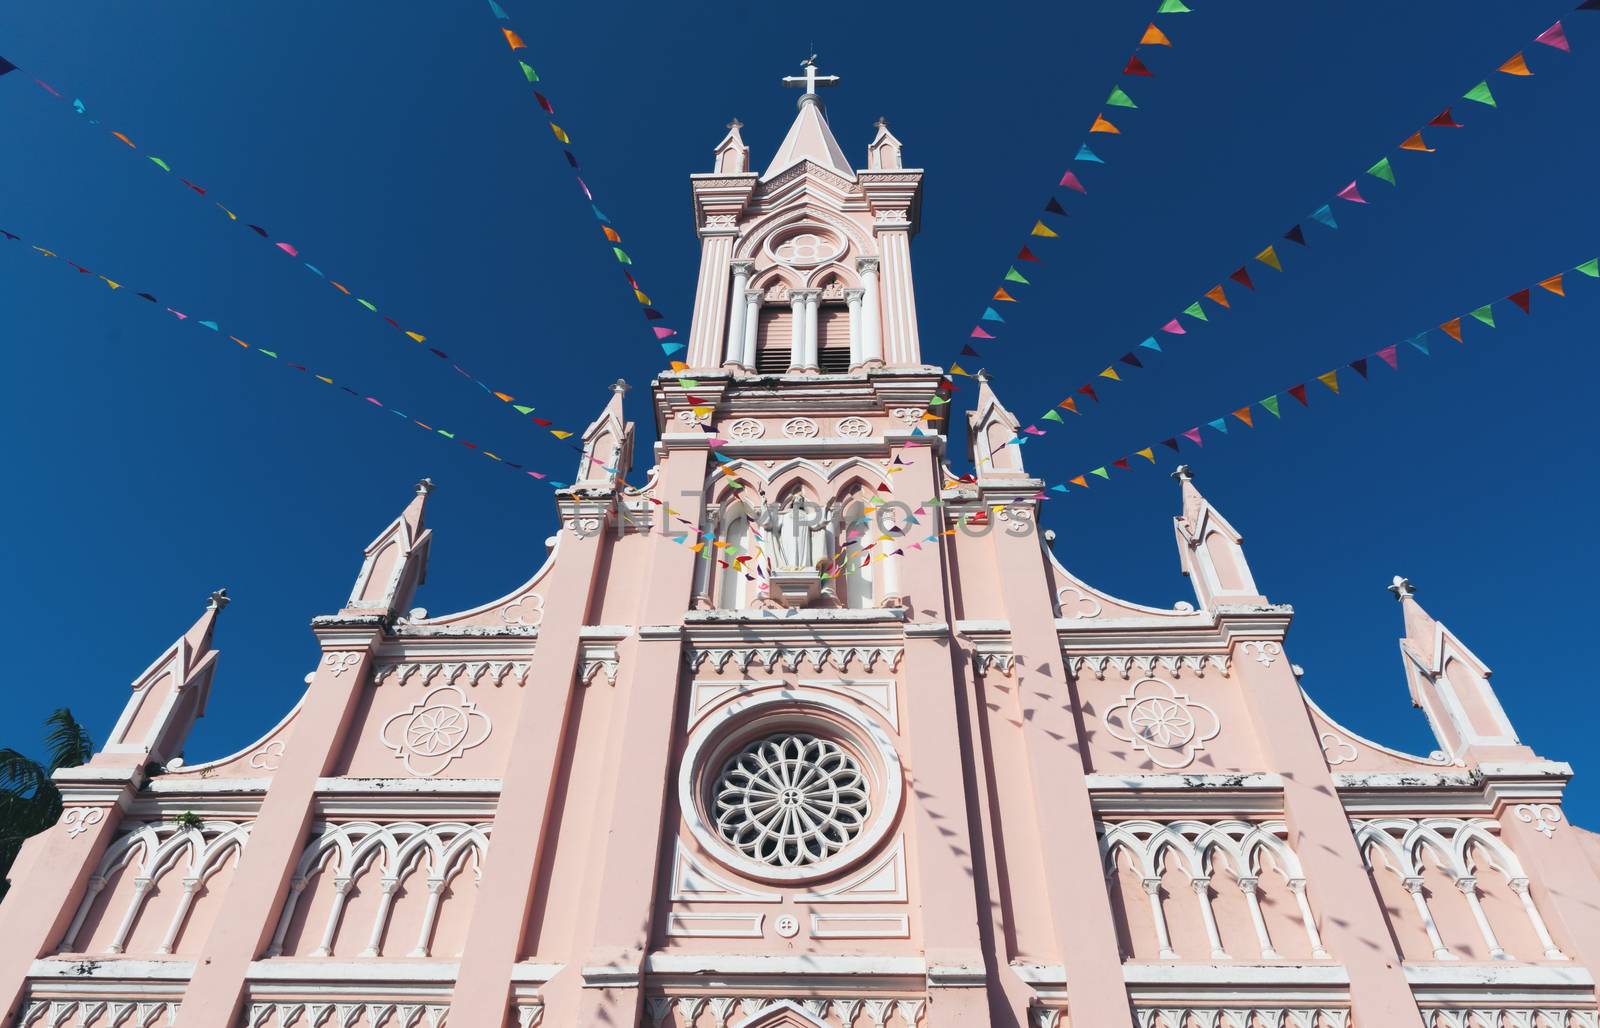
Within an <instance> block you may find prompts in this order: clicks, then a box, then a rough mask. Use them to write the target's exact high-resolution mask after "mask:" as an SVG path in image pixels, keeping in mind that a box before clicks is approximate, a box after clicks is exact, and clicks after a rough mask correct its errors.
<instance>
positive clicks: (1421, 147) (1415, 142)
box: [1400, 131, 1437, 153]
mask: <svg viewBox="0 0 1600 1028" xmlns="http://www.w3.org/2000/svg"><path fill="white" fill-rule="evenodd" d="M1400 149H1402V150H1412V151H1415V152H1417V153H1434V152H1435V151H1436V150H1437V147H1432V146H1429V145H1428V144H1427V143H1425V142H1423V141H1422V133H1421V132H1420V131H1417V132H1413V133H1411V135H1409V136H1407V137H1406V141H1405V142H1404V143H1401V144H1400Z"/></svg>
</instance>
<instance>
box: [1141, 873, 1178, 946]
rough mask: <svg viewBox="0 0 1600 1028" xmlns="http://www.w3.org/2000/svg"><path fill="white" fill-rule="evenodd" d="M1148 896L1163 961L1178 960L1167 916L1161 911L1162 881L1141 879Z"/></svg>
mask: <svg viewBox="0 0 1600 1028" xmlns="http://www.w3.org/2000/svg"><path fill="white" fill-rule="evenodd" d="M1139 884H1140V885H1142V886H1144V892H1145V895H1146V896H1149V897H1150V917H1151V919H1152V920H1153V921H1155V925H1156V943H1157V944H1158V945H1159V946H1160V947H1161V959H1162V960H1177V959H1178V951H1177V950H1175V949H1173V948H1172V936H1171V934H1170V933H1169V932H1168V931H1167V914H1166V911H1164V910H1162V909H1161V879H1159V878H1141V879H1139Z"/></svg>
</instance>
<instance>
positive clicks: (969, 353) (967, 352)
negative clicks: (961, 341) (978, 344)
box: [961, 346, 983, 357]
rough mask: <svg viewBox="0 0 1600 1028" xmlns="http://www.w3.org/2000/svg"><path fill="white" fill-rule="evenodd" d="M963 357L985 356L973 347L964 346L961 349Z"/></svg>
mask: <svg viewBox="0 0 1600 1028" xmlns="http://www.w3.org/2000/svg"><path fill="white" fill-rule="evenodd" d="M961 356H963V357H981V356H983V355H982V354H980V353H979V352H978V351H977V350H974V349H973V348H972V347H971V346H963V347H962V348H961Z"/></svg>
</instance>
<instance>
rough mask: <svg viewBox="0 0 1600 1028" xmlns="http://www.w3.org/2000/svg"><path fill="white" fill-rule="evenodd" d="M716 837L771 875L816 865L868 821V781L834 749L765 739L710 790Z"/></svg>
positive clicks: (736, 759) (812, 740)
mask: <svg viewBox="0 0 1600 1028" xmlns="http://www.w3.org/2000/svg"><path fill="white" fill-rule="evenodd" d="M713 802H714V807H713V812H714V816H715V817H716V824H717V833H718V834H719V835H720V836H722V838H723V840H724V841H726V842H727V843H728V844H729V845H730V846H732V847H733V848H734V849H736V850H738V851H739V852H740V853H741V854H743V855H744V856H745V857H747V858H749V859H750V860H754V861H758V862H760V863H763V864H768V865H771V866H773V867H805V866H807V865H810V864H817V863H821V862H822V861H824V860H827V859H828V858H829V857H831V856H833V855H834V854H835V853H838V852H839V851H840V850H842V849H844V848H845V847H846V846H847V845H849V844H850V842H851V840H853V839H854V838H855V837H856V836H858V835H860V834H861V830H862V829H863V828H864V827H865V826H866V823H867V818H868V816H869V814H870V813H871V807H870V800H869V796H868V786H867V779H866V776H865V775H863V774H862V771H861V767H860V765H858V764H857V763H856V761H855V758H853V757H851V756H850V754H848V753H846V752H845V751H844V750H843V749H842V748H841V747H840V746H839V745H838V744H837V743H834V742H830V741H828V740H827V739H820V738H818V737H817V736H814V735H809V734H804V733H783V734H778V735H769V736H767V737H765V738H763V739H758V740H756V741H755V742H752V743H750V744H749V745H747V746H745V747H744V748H743V749H742V750H740V751H739V752H738V753H737V754H735V755H734V756H733V757H732V758H730V759H729V760H728V762H727V764H725V765H724V766H723V769H722V773H721V774H720V775H719V776H718V777H717V781H716V785H715V787H714V797H713Z"/></svg>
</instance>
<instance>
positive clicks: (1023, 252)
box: [1017, 246, 1040, 264]
mask: <svg viewBox="0 0 1600 1028" xmlns="http://www.w3.org/2000/svg"><path fill="white" fill-rule="evenodd" d="M1017 260H1019V261H1032V262H1033V263H1035V264H1038V263H1040V260H1039V258H1037V257H1035V256H1034V255H1033V251H1032V250H1030V249H1028V248H1027V247H1026V246H1024V247H1023V248H1022V249H1020V250H1018V251H1017Z"/></svg>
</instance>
